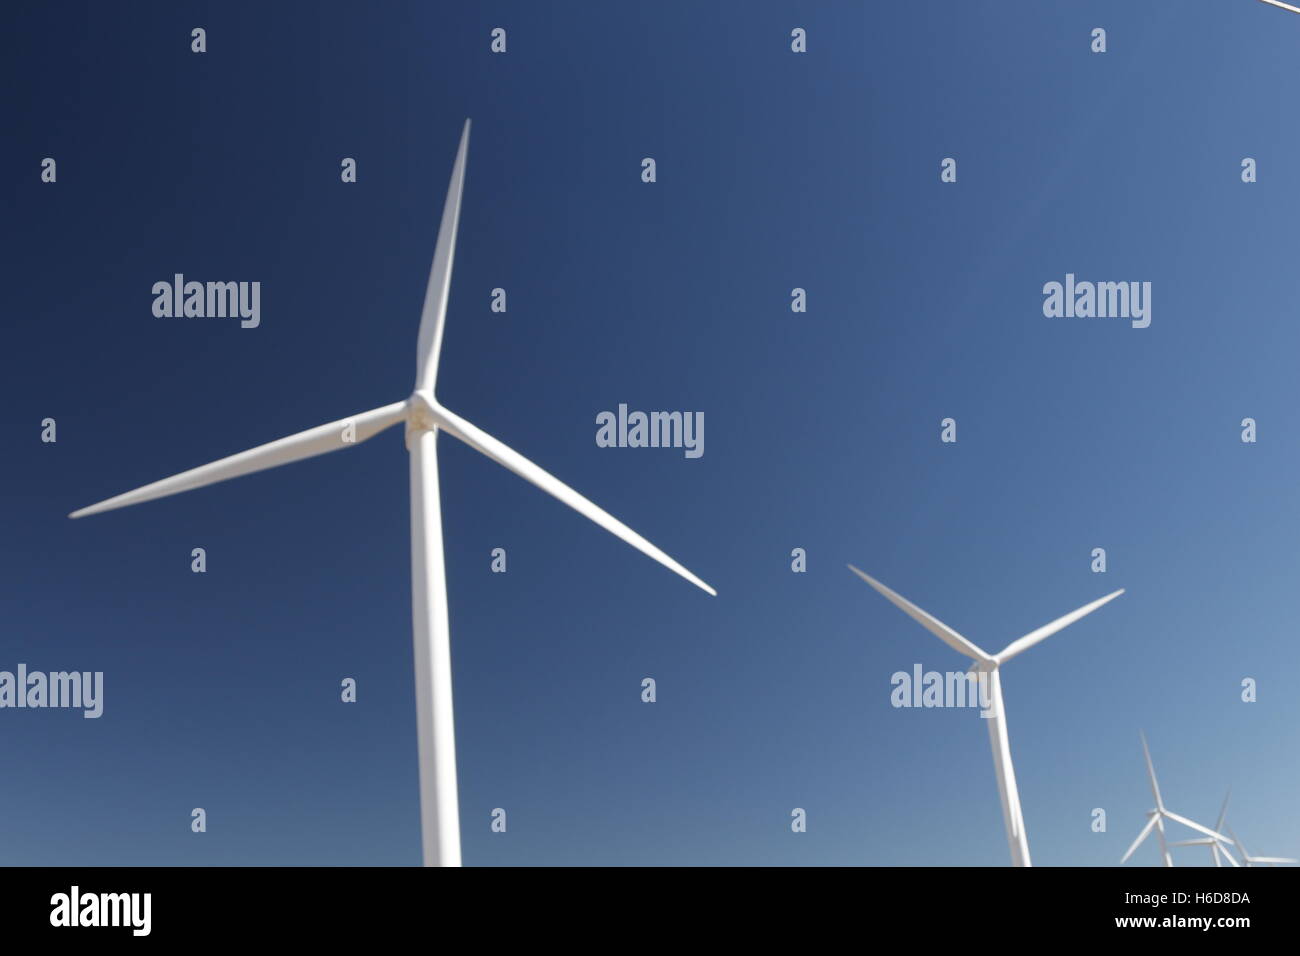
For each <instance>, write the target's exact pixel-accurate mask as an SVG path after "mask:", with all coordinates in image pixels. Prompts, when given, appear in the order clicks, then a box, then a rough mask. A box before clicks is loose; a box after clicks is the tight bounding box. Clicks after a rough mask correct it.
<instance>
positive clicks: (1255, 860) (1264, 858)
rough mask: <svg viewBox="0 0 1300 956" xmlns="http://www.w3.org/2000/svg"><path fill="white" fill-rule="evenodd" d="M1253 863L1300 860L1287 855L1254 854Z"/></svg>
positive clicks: (1251, 860)
mask: <svg viewBox="0 0 1300 956" xmlns="http://www.w3.org/2000/svg"><path fill="white" fill-rule="evenodd" d="M1250 862H1251V863H1300V860H1293V859H1291V858H1290V857H1286V856H1252V857H1251V858H1250Z"/></svg>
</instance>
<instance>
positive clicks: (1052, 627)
mask: <svg viewBox="0 0 1300 956" xmlns="http://www.w3.org/2000/svg"><path fill="white" fill-rule="evenodd" d="M1123 593H1124V589H1123V588H1120V589H1119V590H1118V591H1112V592H1111V593H1110V594H1107V595H1106V596H1105V597H1103V598H1098V599H1097V600H1095V601H1093V602H1092V603H1091V604H1085V605H1084V606H1083V607H1081V608H1079V609H1078V610H1077V611H1071V612H1070V613H1069V614H1067V615H1065V616H1064V617H1058V618H1057V619H1056V620H1055V621H1053V622H1052V623H1051V624H1044V625H1043V626H1042V627H1040V628H1039V629H1038V630H1036V631H1030V632H1029V633H1028V634H1026V635H1025V636H1024V637H1021V638H1017V639H1016V640H1014V641H1012V642H1011V643H1010V644H1008V645H1007V646H1006V647H1004V648H1003V649H1002V650H1001V652H1000V653H998V654H997V655H996V657H997V660H998V661H1000V662H1005V661H1009V660H1011V658H1013V657H1015V656H1016V655H1017V654H1019V653H1021V652H1023V651H1027V650H1029V648H1031V647H1033V646H1034V645H1035V644H1037V643H1038V642H1039V641H1045V640H1047V639H1048V638H1049V637H1051V636H1052V635H1053V634H1055V633H1056V632H1057V631H1059V630H1060V629H1061V628H1063V627H1068V626H1069V625H1071V624H1073V623H1074V622H1075V621H1077V620H1078V619H1079V618H1081V617H1084V616H1085V615H1088V614H1091V613H1092V612H1093V611H1095V610H1097V608H1099V607H1101V606H1102V605H1103V604H1105V603H1107V602H1108V601H1113V600H1115V598H1117V597H1119V596H1120V595H1121V594H1123Z"/></svg>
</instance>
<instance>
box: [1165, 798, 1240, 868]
mask: <svg viewBox="0 0 1300 956" xmlns="http://www.w3.org/2000/svg"><path fill="white" fill-rule="evenodd" d="M1231 796H1232V788H1231V787H1229V788H1228V792H1227V794H1226V795H1225V796H1224V798H1223V806H1222V807H1220V808H1219V819H1218V821H1217V822H1215V824H1214V829H1215V830H1217V831H1219V832H1220V833H1222V832H1223V818H1224V817H1226V816H1227V815H1228V798H1229V797H1231ZM1233 839H1234V841H1235V839H1236V838H1235V837H1234V838H1233ZM1169 845H1170V846H1208V847H1209V848H1210V855H1211V856H1212V857H1213V858H1214V865H1215V866H1223V860H1224V857H1227V860H1228V862H1229V863H1230V864H1232V865H1233V866H1241V864H1240V863H1238V862H1237V860H1236V858H1235V857H1233V855H1232V854H1231V853H1229V852H1228V848H1227V847H1226V846H1223V845H1222V844H1221V843H1220V842H1219V841H1218V840H1216V839H1215V838H1214V837H1201V838H1200V839H1197V840H1179V841H1178V842H1176V843H1171V844H1169ZM1237 848H1238V849H1241V844H1237Z"/></svg>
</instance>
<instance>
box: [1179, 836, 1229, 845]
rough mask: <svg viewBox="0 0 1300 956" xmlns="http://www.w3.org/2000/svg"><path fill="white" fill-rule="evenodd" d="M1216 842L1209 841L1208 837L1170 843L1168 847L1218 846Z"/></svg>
mask: <svg viewBox="0 0 1300 956" xmlns="http://www.w3.org/2000/svg"><path fill="white" fill-rule="evenodd" d="M1218 844H1219V841H1218V840H1211V839H1210V838H1209V837H1202V838H1201V839H1199V840H1176V841H1174V842H1173V843H1170V844H1169V845H1170V846H1218Z"/></svg>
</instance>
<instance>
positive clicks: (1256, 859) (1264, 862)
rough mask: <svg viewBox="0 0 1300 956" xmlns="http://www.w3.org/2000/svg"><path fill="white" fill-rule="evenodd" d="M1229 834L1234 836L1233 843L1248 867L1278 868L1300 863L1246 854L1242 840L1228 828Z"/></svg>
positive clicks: (1285, 858) (1278, 857)
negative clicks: (1284, 864) (1287, 864)
mask: <svg viewBox="0 0 1300 956" xmlns="http://www.w3.org/2000/svg"><path fill="white" fill-rule="evenodd" d="M1228 832H1229V833H1230V834H1232V842H1233V843H1235V844H1237V849H1238V850H1240V851H1241V858H1242V859H1243V860H1244V861H1245V862H1246V865H1247V866H1277V865H1278V864H1279V863H1300V860H1293V859H1291V858H1290V857H1285V856H1251V855H1250V854H1249V853H1247V852H1246V848H1245V847H1244V846H1242V845H1241V839H1240V838H1239V837H1238V836H1237V834H1236V833H1235V832H1234V831H1233V829H1232V827H1228Z"/></svg>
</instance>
